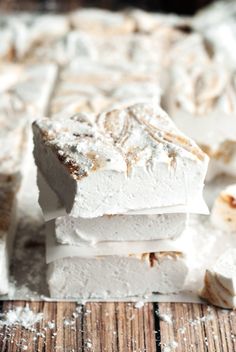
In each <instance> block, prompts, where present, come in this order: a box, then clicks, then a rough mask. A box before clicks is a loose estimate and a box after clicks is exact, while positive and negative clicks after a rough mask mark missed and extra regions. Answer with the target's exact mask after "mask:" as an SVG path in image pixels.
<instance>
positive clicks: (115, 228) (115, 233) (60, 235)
mask: <svg viewBox="0 0 236 352" xmlns="http://www.w3.org/2000/svg"><path fill="white" fill-rule="evenodd" d="M186 217H187V216H186V214H160V215H133V216H129V215H113V216H109V215H104V216H102V217H98V218H95V219H82V218H77V219H75V218H72V217H69V216H63V217H60V218H57V219H56V220H55V234H56V238H57V241H58V242H59V243H64V244H73V245H79V244H80V243H81V241H82V242H89V243H91V244H92V243H96V242H102V241H143V240H145V241H148V240H158V239H165V238H175V237H178V236H180V235H181V233H182V232H183V231H184V229H185V226H186V220H187V219H186Z"/></svg>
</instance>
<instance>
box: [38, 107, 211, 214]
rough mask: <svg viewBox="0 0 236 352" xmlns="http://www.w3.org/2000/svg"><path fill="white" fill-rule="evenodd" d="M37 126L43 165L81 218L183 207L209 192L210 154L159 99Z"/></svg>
mask: <svg viewBox="0 0 236 352" xmlns="http://www.w3.org/2000/svg"><path fill="white" fill-rule="evenodd" d="M33 129H34V141H35V151H34V155H35V160H36V164H37V166H38V167H39V169H40V170H41V172H42V173H43V174H44V176H45V178H46V179H47V182H48V183H49V185H50V186H51V187H52V188H53V189H54V191H55V192H56V193H57V194H58V196H59V198H61V200H62V202H63V203H64V205H65V207H66V209H67V212H68V213H69V214H70V215H72V216H74V217H77V216H81V217H96V216H101V215H104V214H119V213H122V212H127V211H130V210H136V209H150V208H158V207H163V206H173V205H180V204H182V205H183V204H186V202H187V199H188V197H189V196H190V197H199V195H200V194H201V192H202V188H203V182H204V177H205V173H206V169H207V164H208V157H207V156H206V155H205V154H204V153H203V152H202V151H201V149H200V148H199V147H198V146H197V145H196V144H195V143H194V142H193V141H192V140H191V139H189V138H187V137H185V136H184V135H183V134H182V133H181V132H180V131H179V130H178V129H177V128H176V127H175V125H174V123H173V122H172V121H171V120H170V118H169V117H168V116H167V114H166V113H165V112H164V111H163V110H162V109H161V108H160V107H159V106H155V105H154V104H148V103H147V104H135V105H133V106H130V107H128V108H125V109H121V110H118V109H117V110H112V111H109V112H105V113H102V114H100V115H98V116H95V115H93V114H82V113H81V114H78V115H76V116H73V117H71V118H69V119H63V118H62V117H58V118H54V119H46V118H45V119H41V120H38V121H36V122H35V123H34V125H33ZM57 166H60V167H59V168H58V167H57ZM61 167H62V168H61ZM58 173H60V176H59V174H58ZM59 178H61V180H62V178H63V179H64V181H63V182H62V183H61V184H60V185H59ZM68 180H70V182H69V183H70V185H69V184H68V183H67V181H68ZM72 184H73V186H72ZM67 187H68V190H67V191H65V190H66V188H67ZM103 187H104V190H103ZM109 187H110V188H109ZM63 189H64V190H63ZM69 190H70V191H71V193H70V194H68V192H69ZM96 192H97V193H98V194H97V195H96ZM66 198H67V199H66ZM69 198H70V199H69ZM96 203H97V204H96Z"/></svg>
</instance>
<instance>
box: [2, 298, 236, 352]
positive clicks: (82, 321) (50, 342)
mask: <svg viewBox="0 0 236 352" xmlns="http://www.w3.org/2000/svg"><path fill="white" fill-rule="evenodd" d="M26 305H28V306H29V308H30V309H31V310H33V311H34V312H35V313H37V312H42V313H43V319H42V320H41V321H40V322H39V323H37V324H35V326H33V327H31V328H30V329H24V328H22V327H21V326H11V327H6V326H5V327H2V328H0V351H1V352H6V351H8V352H19V351H29V352H33V351H37V352H43V351H45V352H47V351H48V352H51V351H67V352H76V351H78V352H85V351H86V352H90V351H95V352H106V351H109V352H113V351H115V352H131V351H132V352H135V351H136V352H138V351H139V352H144V351H145V352H154V351H157V352H160V351H163V352H170V351H175V352H202V351H204V352H206V351H208V352H233V351H236V313H235V312H232V311H226V310H222V309H216V308H213V307H208V306H207V305H198V304H180V303H161V304H159V305H157V304H152V303H146V304H144V306H143V307H142V306H141V307H140V308H137V307H135V304H134V303H113V302H109V303H86V304H85V305H78V304H76V303H72V302H67V303H63V302H57V303H56V302H24V301H15V302H4V303H3V306H2V311H3V312H4V311H8V310H10V309H15V308H16V307H25V306H26ZM158 317H160V320H159V318H158ZM159 329H160V331H159Z"/></svg>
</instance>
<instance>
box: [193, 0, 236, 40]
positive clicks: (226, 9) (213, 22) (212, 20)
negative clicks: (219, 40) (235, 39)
mask: <svg viewBox="0 0 236 352" xmlns="http://www.w3.org/2000/svg"><path fill="white" fill-rule="evenodd" d="M235 15H236V4H235V1H234V0H227V1H215V2H214V3H212V4H211V5H209V6H207V7H206V8H204V9H202V10H200V11H199V12H197V14H196V15H195V16H194V17H193V19H192V21H191V23H192V26H193V27H194V28H195V29H197V30H199V31H202V32H205V31H206V30H207V29H209V28H216V27H217V26H219V25H221V24H222V23H223V22H224V23H227V22H228V21H230V20H233V19H234V17H235ZM224 39H225V40H227V38H224Z"/></svg>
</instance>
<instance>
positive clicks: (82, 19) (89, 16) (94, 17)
mask: <svg viewBox="0 0 236 352" xmlns="http://www.w3.org/2000/svg"><path fill="white" fill-rule="evenodd" d="M70 20H71V24H72V26H73V27H74V28H78V29H80V30H84V31H88V32H92V33H95V34H103V35H104V34H105V35H109V34H112V35H113V34H125V33H130V32H132V31H133V30H134V21H133V20H132V19H131V18H128V16H126V15H125V14H122V13H119V12H111V11H107V10H102V9H95V8H90V9H80V10H78V11H74V12H72V13H71V15H70Z"/></svg>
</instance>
